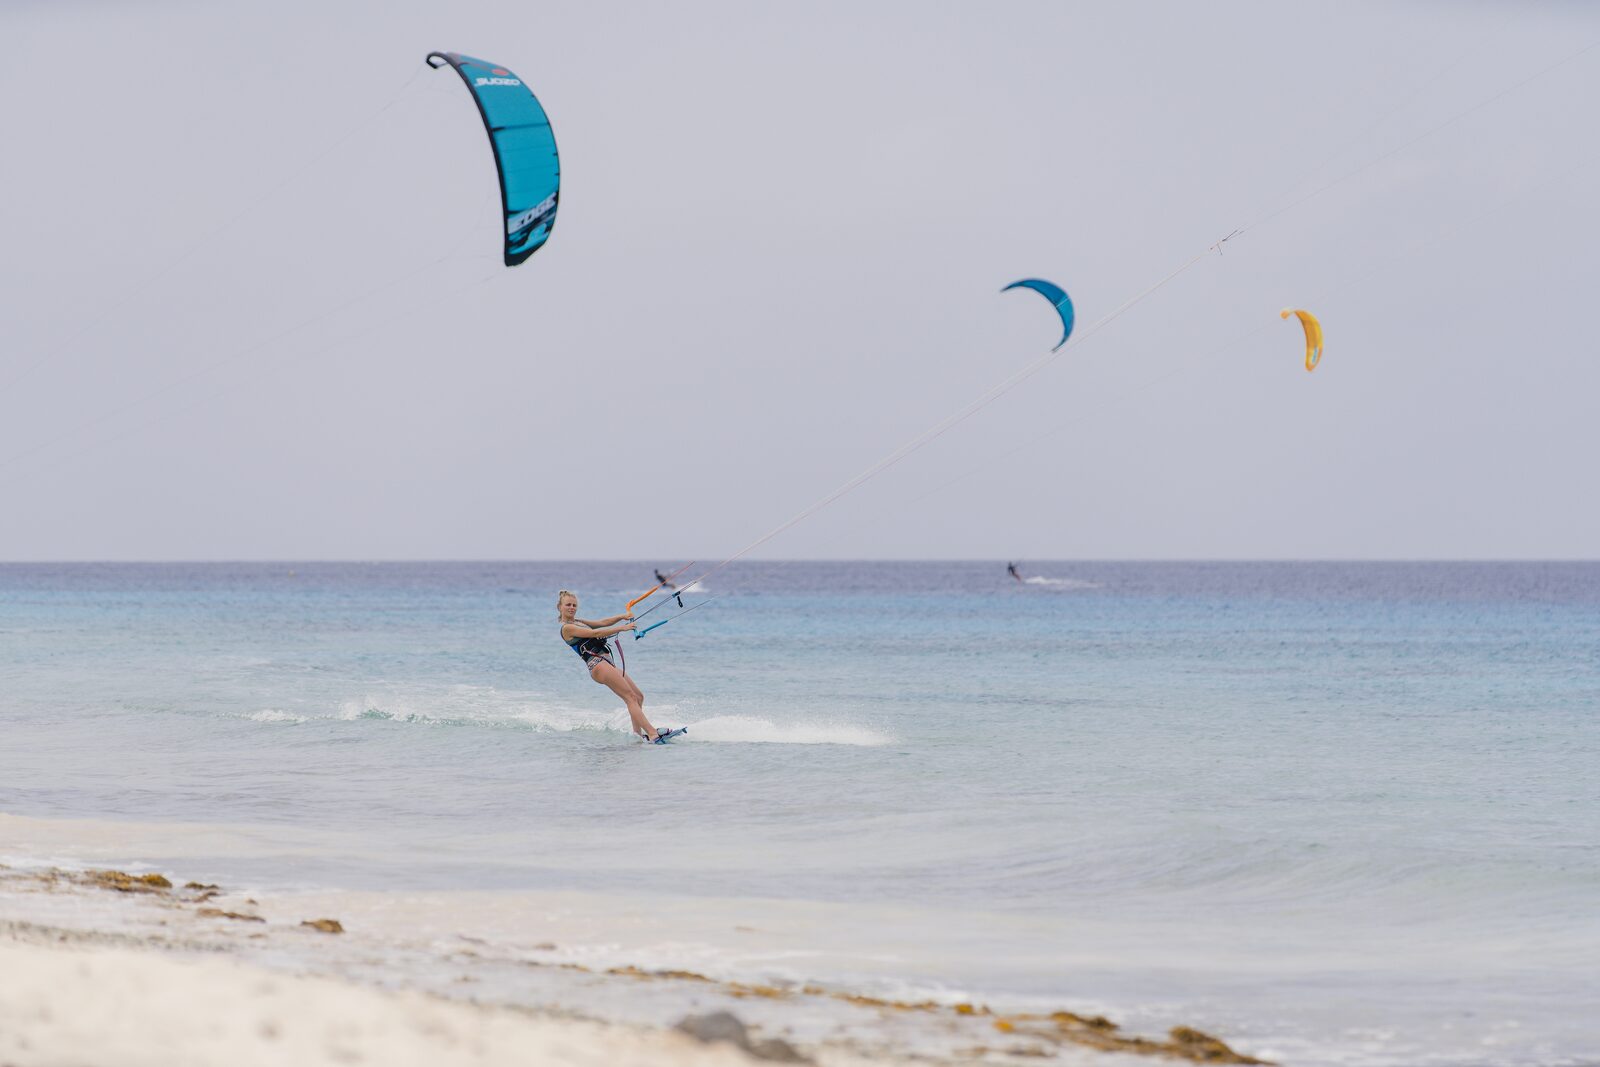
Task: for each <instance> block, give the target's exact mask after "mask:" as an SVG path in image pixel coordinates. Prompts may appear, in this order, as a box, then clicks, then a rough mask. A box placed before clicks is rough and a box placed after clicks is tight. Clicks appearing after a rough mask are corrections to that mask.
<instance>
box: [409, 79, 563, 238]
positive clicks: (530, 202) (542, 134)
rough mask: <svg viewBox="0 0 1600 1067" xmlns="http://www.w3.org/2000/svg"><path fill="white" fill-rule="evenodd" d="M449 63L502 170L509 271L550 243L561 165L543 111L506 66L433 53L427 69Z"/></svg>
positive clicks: (531, 93)
mask: <svg viewBox="0 0 1600 1067" xmlns="http://www.w3.org/2000/svg"><path fill="white" fill-rule="evenodd" d="M446 63H448V64H449V65H450V66H451V67H453V68H454V69H455V72H456V73H457V74H459V75H461V80H462V81H463V82H465V83H466V85H467V90H468V91H469V92H471V93H472V99H473V100H474V101H476V102H477V105H478V114H480V115H482V116H483V125H484V129H486V130H488V132H489V145H490V147H492V148H493V149H494V165H495V167H496V168H497V169H498V170H499V171H500V206H501V207H502V208H503V209H504V210H505V219H506V235H505V236H506V266H508V267H515V266H516V265H517V264H518V263H521V262H522V261H523V260H525V259H527V258H528V257H529V256H531V255H533V254H534V253H535V252H537V251H538V250H539V248H540V247H541V246H542V245H543V244H544V243H545V242H546V241H548V240H549V239H550V230H551V229H552V228H553V227H554V226H555V224H556V201H557V200H559V199H560V197H561V163H560V160H559V159H558V158H557V157H556V137H555V134H554V133H553V132H551V130H550V120H549V118H547V117H546V116H545V113H544V108H542V107H540V106H539V100H538V98H537V97H535V96H534V95H533V92H532V90H530V89H529V88H528V87H527V86H526V85H524V84H522V79H520V78H518V77H517V76H516V75H515V74H513V73H511V72H510V71H509V70H507V69H506V68H505V67H501V66H497V65H496V64H494V63H489V62H486V61H484V60H482V59H473V58H472V57H471V56H464V55H460V54H459V53H456V52H429V53H428V66H430V67H433V68H435V69H437V68H439V67H442V66H444V65H445V64H446Z"/></svg>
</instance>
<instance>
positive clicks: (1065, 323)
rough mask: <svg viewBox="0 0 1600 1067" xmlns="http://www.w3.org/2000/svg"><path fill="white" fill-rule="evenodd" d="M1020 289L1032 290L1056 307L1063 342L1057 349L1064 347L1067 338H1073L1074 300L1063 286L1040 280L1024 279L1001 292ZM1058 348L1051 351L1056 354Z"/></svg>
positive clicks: (1057, 343)
mask: <svg viewBox="0 0 1600 1067" xmlns="http://www.w3.org/2000/svg"><path fill="white" fill-rule="evenodd" d="M1019 287H1020V288H1023V289H1032V290H1033V291H1034V292H1036V293H1038V294H1039V295H1040V296H1042V297H1044V298H1045V299H1046V300H1048V301H1050V303H1052V304H1054V305H1055V306H1056V312H1057V313H1058V314H1060V316H1061V340H1059V341H1057V342H1056V348H1060V347H1061V346H1062V345H1064V344H1066V343H1067V338H1069V337H1071V336H1072V321H1073V317H1074V314H1073V310H1072V298H1071V297H1070V296H1068V295H1067V291H1066V290H1065V289H1063V288H1061V286H1059V285H1056V284H1055V283H1054V282H1046V281H1041V280H1040V279H1038V278H1024V279H1023V280H1022V281H1020V282H1012V283H1011V284H1010V285H1008V286H1006V287H1005V289H1002V290H1000V291H1001V292H1002V293H1003V292H1006V291H1007V290H1009V289H1016V288H1019ZM1056 348H1052V349H1051V350H1050V351H1052V352H1054V351H1055V350H1056Z"/></svg>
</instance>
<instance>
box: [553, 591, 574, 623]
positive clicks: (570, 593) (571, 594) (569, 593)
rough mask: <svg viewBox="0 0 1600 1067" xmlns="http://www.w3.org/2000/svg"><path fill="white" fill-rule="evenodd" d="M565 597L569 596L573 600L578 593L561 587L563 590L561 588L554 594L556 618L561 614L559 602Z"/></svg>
mask: <svg viewBox="0 0 1600 1067" xmlns="http://www.w3.org/2000/svg"><path fill="white" fill-rule="evenodd" d="M567 597H571V598H572V599H573V600H577V599H578V594H577V593H574V592H573V591H572V590H570V589H563V590H561V592H559V593H557V594H556V616H557V617H558V618H559V617H560V615H561V602H562V601H563V600H565V599H567Z"/></svg>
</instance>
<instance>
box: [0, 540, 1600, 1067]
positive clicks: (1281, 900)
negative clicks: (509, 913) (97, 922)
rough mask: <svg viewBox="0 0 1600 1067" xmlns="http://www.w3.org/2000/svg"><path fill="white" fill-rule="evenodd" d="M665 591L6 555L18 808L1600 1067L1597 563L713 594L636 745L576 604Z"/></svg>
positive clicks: (302, 882)
mask: <svg viewBox="0 0 1600 1067" xmlns="http://www.w3.org/2000/svg"><path fill="white" fill-rule="evenodd" d="M663 562H665V561H663ZM651 565H652V564H645V563H638V564H623V563H526V564H523V563H517V564H512V563H507V564H420V563H419V564H372V565H360V564H298V563H297V564H237V565H232V564H215V565H180V564H173V565H132V564H129V565H120V564H119V565H110V564H106V565H6V566H3V567H0V730H3V733H4V738H3V742H0V811H3V812H8V813H12V814H18V815H27V816H36V817H47V818H50V817H54V818H87V819H118V820H128V821H132V822H141V823H152V822H154V823H160V822H190V823H195V822H211V823H225V824H230V825H235V826H239V825H244V826H250V825H255V826H259V827H262V828H263V830H264V831H266V830H271V831H272V834H271V835H270V836H272V837H273V839H274V840H279V841H281V840H282V839H283V835H285V834H291V835H300V836H302V837H305V838H308V839H309V838H315V837H318V836H319V835H320V836H322V837H324V838H326V840H329V841H334V840H337V841H338V842H339V843H340V844H339V847H337V848H321V849H308V850H306V851H305V853H304V854H299V855H295V856H294V857H293V858H292V862H289V863H285V862H284V854H283V852H282V850H281V848H280V847H276V846H275V847H274V848H272V849H266V848H263V850H262V851H261V853H260V854H259V855H252V854H250V853H249V851H248V850H243V851H240V850H232V851H230V852H229V853H228V854H227V855H222V854H218V855H216V856H214V857H210V858H204V857H202V859H203V861H204V862H205V863H206V864H207V871H208V872H209V873H210V874H213V875H215V876H217V877H226V878H231V879H233V880H235V881H239V880H245V879H248V880H253V881H255V882H258V883H261V884H272V883H280V884H284V885H285V887H286V888H287V887H289V886H291V885H292V886H293V887H339V888H346V889H362V888H374V887H380V886H382V887H386V888H390V889H393V888H397V887H398V888H401V889H408V890H415V891H418V892H421V891H429V890H453V889H464V888H471V889H498V890H507V891H543V890H581V891H597V892H604V893H627V894H671V895H673V896H674V897H678V898H703V899H708V900H709V899H713V898H717V899H721V898H741V899H751V898H764V899H767V900H770V901H816V902H826V903H829V904H832V905H838V906H839V908H840V910H839V911H838V913H837V914H838V915H839V916H842V918H839V919H837V920H835V923H836V926H838V927H840V928H839V929H837V930H836V931H835V933H836V934H837V937H838V939H839V943H840V945H846V944H848V942H849V940H850V938H851V936H852V931H851V930H850V929H849V928H848V927H849V925H850V921H851V920H850V919H849V918H848V916H849V915H851V914H854V913H853V912H851V910H850V909H851V908H852V907H854V908H858V909H859V914H860V915H861V917H862V918H861V923H862V928H861V930H860V931H858V932H859V933H861V934H862V935H865V934H866V933H867V932H868V925H869V923H870V924H879V925H881V924H882V922H883V918H882V916H883V914H884V909H885V908H888V909H891V910H892V909H894V908H897V907H899V908H903V909H904V914H905V915H906V919H905V922H906V923H907V924H909V925H910V926H911V927H914V928H913V929H910V931H909V933H910V934H911V935H912V936H913V937H918V936H920V938H921V940H923V941H924V942H926V943H927V944H928V945H929V946H930V951H932V949H933V948H937V949H938V951H939V968H938V969H939V980H940V981H942V982H946V983H956V984H959V985H960V986H961V987H962V988H964V989H969V990H973V991H975V992H976V993H978V994H981V995H984V996H987V997H991V998H996V999H1004V998H1006V997H1011V998H1014V999H1016V1000H1017V1001H1018V1002H1022V1001H1029V998H1034V999H1038V1000H1041V1001H1055V1002H1059V1001H1061V1000H1063V999H1064V998H1070V997H1074V996H1093V997H1094V998H1096V1001H1097V1003H1102V1004H1104V1005H1106V1006H1107V1007H1108V1008H1109V1009H1111V1010H1115V1009H1116V1008H1117V1007H1119V1006H1121V1007H1123V1009H1124V1013H1125V1014H1126V1013H1129V1012H1131V1013H1135V1014H1136V1013H1137V1012H1138V1011H1140V1010H1142V1008H1141V1006H1149V1005H1153V1004H1159V1005H1162V1006H1164V1007H1165V1008H1173V1006H1176V1007H1175V1008H1174V1010H1182V1011H1186V1012H1188V1013H1189V1014H1188V1016H1187V1017H1189V1018H1196V1017H1198V1018H1203V1019H1206V1020H1209V1021H1211V1022H1213V1024H1214V1025H1217V1026H1219V1028H1222V1029H1224V1030H1225V1032H1229V1033H1233V1034H1237V1033H1241V1032H1243V1033H1246V1034H1258V1035H1261V1039H1262V1040H1270V1041H1276V1042H1278V1043H1279V1044H1285V1043H1287V1044H1289V1045H1293V1046H1294V1047H1300V1044H1297V1043H1303V1046H1304V1048H1306V1049H1312V1048H1315V1049H1318V1050H1319V1051H1318V1052H1316V1054H1315V1056H1316V1057H1322V1058H1325V1059H1326V1060H1327V1062H1341V1063H1386V1062H1395V1063H1399V1062H1421V1060H1418V1059H1416V1058H1414V1057H1415V1056H1416V1055H1420V1053H1417V1052H1416V1050H1417V1049H1420V1048H1423V1047H1426V1048H1427V1049H1429V1050H1430V1051H1429V1052H1428V1056H1427V1061H1428V1062H1437V1063H1442V1064H1473V1063H1500V1062H1505V1063H1526V1064H1535V1063H1538V1064H1558V1063H1565V1064H1571V1063H1583V1062H1600V1030H1597V1028H1596V1026H1595V1024H1593V1023H1592V1022H1591V1021H1590V1020H1589V1019H1588V1018H1587V1014H1588V1011H1589V1008H1588V1005H1591V1004H1592V1003H1593V1002H1594V1001H1595V999H1596V997H1597V996H1600V977H1597V975H1600V962H1597V961H1600V786H1597V785H1596V782H1597V781H1600V775H1596V774H1595V773H1594V768H1595V767H1596V766H1597V765H1600V759H1597V757H1600V565H1595V564H1442V563H1435V564H1413V563H1407V564H1276V563H1274V564H1266V563H1263V564H1136V563H1119V564H1094V563H1057V564H1030V565H1026V566H1025V568H1024V570H1025V572H1027V573H1030V574H1032V575H1033V576H1034V577H1035V578H1036V579H1038V580H1035V581H1032V582H1029V583H1025V584H1019V583H1016V582H1013V581H1011V580H1010V579H1009V578H1007V577H1006V575H1005V573H1004V569H1003V566H1002V565H1001V564H996V563H830V564H819V563H788V564H760V563H758V564H751V565H748V566H745V567H743V568H742V569H739V568H730V570H729V571H727V572H724V573H722V574H719V575H717V576H716V577H715V578H714V579H713V581H712V583H711V585H712V588H710V589H709V590H708V592H711V593H718V594H725V595H722V596H720V598H719V599H717V600H716V601H715V602H714V603H712V604H709V605H708V606H707V607H705V608H704V609H703V610H701V611H697V612H695V613H693V614H690V615H688V616H686V617H685V618H684V619H682V620H681V621H678V622H674V623H672V624H670V625H668V626H666V627H664V628H662V629H660V630H658V631H656V632H654V633H652V634H650V635H649V636H648V637H646V638H645V639H644V640H643V641H638V642H632V641H629V642H628V643H627V645H626V648H627V651H628V662H629V666H630V668H631V670H632V672H633V674H634V675H635V677H636V678H637V680H638V682H639V684H640V685H641V687H642V688H643V689H644V691H645V693H646V697H647V700H648V704H647V707H648V709H649V710H650V711H651V714H652V716H653V717H654V718H655V720H656V721H657V722H658V723H664V724H668V725H683V724H688V725H689V726H690V734H689V738H688V740H687V741H685V742H683V743H680V744H675V745H673V746H669V747H647V746H643V745H640V744H637V743H635V742H633V741H632V740H630V739H629V737H628V736H627V734H626V716H625V714H624V712H623V710H622V708H621V706H620V704H619V703H618V702H617V701H616V700H615V699H614V698H612V697H611V696H610V695H609V693H607V692H606V691H605V690H603V689H601V688H600V687H599V686H596V685H594V684H593V683H591V682H590V681H589V680H588V678H587V676H586V674H585V672H584V671H583V670H582V668H581V666H580V664H579V663H578V660H577V657H575V656H573V655H572V654H571V653H570V652H568V651H567V650H566V649H565V648H564V647H563V646H562V645H561V644H560V642H559V639H558V637H557V634H556V622H555V614H554V594H555V590H556V589H558V588H560V587H567V588H573V589H576V590H578V591H579V593H580V595H581V596H582V597H583V598H584V601H585V603H584V607H583V610H582V611H581V612H580V614H583V615H585V616H591V617H592V616H594V615H601V614H606V613H609V612H610V611H612V610H616V607H615V606H616V605H620V603H621V602H622V601H624V600H626V599H627V598H628V597H629V596H632V595H635V594H636V593H637V592H639V591H641V590H642V589H643V588H644V586H645V584H646V580H647V579H648V576H649V574H650V567H651ZM689 602H690V603H693V602H695V598H691V599H690V601H689ZM660 614H661V613H657V616H654V617H653V618H655V617H660ZM6 851H7V849H6V848H5V843H4V842H0V853H5V852H6ZM16 858H17V857H15V856H12V859H16ZM24 858H26V857H24ZM134 858H136V859H146V860H154V859H156V857H134ZM4 860H6V856H4V855H0V861H4ZM189 861H190V862H191V863H192V862H195V859H194V858H193V857H190V859H189ZM869 915H870V916H871V918H870V919H869V918H868V916H869ZM946 920H948V928H946ZM918 924H920V926H919V925H918ZM963 928H966V929H968V930H972V929H981V930H982V932H983V937H981V938H979V939H976V940H972V939H965V940H964V939H962V938H961V937H960V936H958V935H959V933H960V931H961V929H963ZM926 965H927V964H926V960H924V961H922V962H920V963H918V962H915V961H909V960H904V959H902V960H900V961H899V962H896V961H895V960H893V959H887V958H886V959H884V960H880V961H879V963H878V964H872V963H870V962H861V961H857V962H856V963H852V964H850V965H849V970H850V973H849V974H848V976H847V977H848V978H849V979H850V980H851V981H854V982H870V981H872V980H873V979H874V977H875V973H874V967H875V966H876V967H877V970H878V972H881V973H878V974H876V977H879V978H882V979H883V980H884V981H889V980H891V979H892V980H893V981H896V982H899V983H901V984H902V985H904V984H911V985H915V984H916V982H917V980H918V979H919V977H921V978H926V977H927V975H926V974H919V972H918V968H919V967H926ZM830 966H835V967H844V966H845V964H839V963H834V964H830ZM813 977H819V978H820V977H830V976H829V975H814V976H813ZM833 977H839V976H838V975H834V976H833ZM1030 1002H1031V1001H1030ZM1196 1013H1199V1015H1198V1016H1197V1015H1196ZM1401 1050H1410V1051H1405V1052H1404V1054H1402V1051H1401ZM1407 1057H1413V1058H1407ZM1586 1057H1587V1058H1586ZM1296 1062H1307V1059H1306V1056H1305V1055H1302V1056H1301V1057H1300V1058H1299V1059H1297V1061H1296Z"/></svg>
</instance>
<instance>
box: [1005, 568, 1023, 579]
mask: <svg viewBox="0 0 1600 1067" xmlns="http://www.w3.org/2000/svg"><path fill="white" fill-rule="evenodd" d="M1006 573H1007V574H1009V575H1011V577H1013V578H1015V579H1016V580H1017V581H1019V582H1020V581H1022V575H1021V574H1019V573H1017V565H1016V564H1015V563H1007V564H1006Z"/></svg>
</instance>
